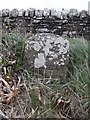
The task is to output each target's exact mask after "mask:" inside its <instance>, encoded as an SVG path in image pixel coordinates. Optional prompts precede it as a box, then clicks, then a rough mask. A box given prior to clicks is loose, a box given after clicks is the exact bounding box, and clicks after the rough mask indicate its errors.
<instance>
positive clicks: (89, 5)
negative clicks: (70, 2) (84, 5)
mask: <svg viewBox="0 0 90 120" xmlns="http://www.w3.org/2000/svg"><path fill="white" fill-rule="evenodd" d="M88 14H89V15H90V1H89V2H88Z"/></svg>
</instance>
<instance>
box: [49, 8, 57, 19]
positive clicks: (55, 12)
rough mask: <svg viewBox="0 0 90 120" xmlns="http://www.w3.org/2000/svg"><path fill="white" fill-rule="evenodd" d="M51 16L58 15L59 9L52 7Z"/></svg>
mask: <svg viewBox="0 0 90 120" xmlns="http://www.w3.org/2000/svg"><path fill="white" fill-rule="evenodd" d="M50 11H51V17H56V16H57V11H56V10H55V9H51V10H50Z"/></svg>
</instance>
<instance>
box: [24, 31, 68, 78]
mask: <svg viewBox="0 0 90 120" xmlns="http://www.w3.org/2000/svg"><path fill="white" fill-rule="evenodd" d="M68 52H69V42H68V40H66V39H64V38H62V37H61V36H59V35H54V34H52V33H39V34H36V35H32V36H31V37H30V38H28V39H27V40H26V46H25V59H26V63H27V64H26V66H28V68H29V69H31V70H32V71H34V72H38V71H39V73H40V74H41V75H42V76H44V75H45V77H46V78H49V77H50V76H51V77H52V78H59V79H62V77H63V79H64V78H65V76H66V73H67V66H66V65H67V63H68Z"/></svg>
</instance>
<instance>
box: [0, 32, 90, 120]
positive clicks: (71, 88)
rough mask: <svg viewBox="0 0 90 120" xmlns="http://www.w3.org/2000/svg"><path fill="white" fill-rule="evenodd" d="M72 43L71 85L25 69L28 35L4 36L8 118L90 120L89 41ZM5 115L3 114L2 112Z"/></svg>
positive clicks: (2, 95)
mask: <svg viewBox="0 0 90 120" xmlns="http://www.w3.org/2000/svg"><path fill="white" fill-rule="evenodd" d="M67 39H68V40H69V42H70V52H69V64H68V75H67V78H66V79H67V80H66V81H67V82H66V83H64V84H61V83H60V81H59V80H54V79H52V78H50V79H45V78H38V79H37V78H36V77H35V75H34V74H33V73H32V72H31V71H29V70H26V69H24V67H23V64H24V48H25V36H23V35H21V34H19V33H17V34H16V33H15V34H14V33H10V34H3V37H2V54H1V56H2V62H1V67H0V68H2V76H1V77H0V86H2V87H0V106H1V108H0V109H1V111H2V112H3V113H4V114H5V116H4V117H13V118H15V117H16V118H64V119H65V120H67V119H68V120H69V119H70V118H88V112H89V110H90V106H89V102H90V101H89V91H88V85H89V84H90V80H89V68H88V42H87V41H86V40H85V39H83V38H81V39H72V38H67ZM0 113H1V112H0Z"/></svg>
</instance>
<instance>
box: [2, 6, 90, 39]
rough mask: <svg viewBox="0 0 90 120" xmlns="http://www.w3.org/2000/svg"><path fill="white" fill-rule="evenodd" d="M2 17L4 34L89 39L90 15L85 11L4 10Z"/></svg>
mask: <svg viewBox="0 0 90 120" xmlns="http://www.w3.org/2000/svg"><path fill="white" fill-rule="evenodd" d="M0 17H1V18H2V28H3V31H4V32H11V31H12V30H17V31H20V32H23V33H29V32H32V33H54V34H58V35H63V36H66V35H68V36H70V37H77V36H78V37H79V36H84V37H85V38H87V39H89V33H90V15H89V14H88V12H87V11H85V10H82V11H81V12H79V11H78V10H76V9H70V10H69V11H68V10H65V9H62V11H56V10H55V9H51V10H49V9H47V8H45V9H44V10H36V9H33V8H30V9H28V10H24V9H22V10H20V11H18V10H17V9H13V10H11V11H10V10H8V9H4V10H1V11H0Z"/></svg>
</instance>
